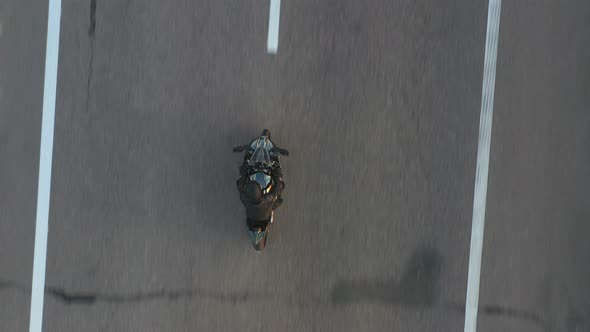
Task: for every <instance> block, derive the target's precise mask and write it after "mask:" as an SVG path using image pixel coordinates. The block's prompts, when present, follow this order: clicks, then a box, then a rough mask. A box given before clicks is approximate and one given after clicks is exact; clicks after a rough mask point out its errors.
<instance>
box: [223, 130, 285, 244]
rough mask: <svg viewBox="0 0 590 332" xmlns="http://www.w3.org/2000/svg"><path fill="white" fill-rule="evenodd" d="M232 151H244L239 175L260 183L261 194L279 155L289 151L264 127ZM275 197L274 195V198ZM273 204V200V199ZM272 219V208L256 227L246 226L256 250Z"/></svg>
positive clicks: (271, 182)
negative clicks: (277, 144) (259, 132)
mask: <svg viewBox="0 0 590 332" xmlns="http://www.w3.org/2000/svg"><path fill="white" fill-rule="evenodd" d="M233 151H234V152H244V151H246V153H245V155H244V162H243V164H242V172H243V174H241V176H245V177H246V178H247V179H249V180H250V181H255V182H257V183H258V184H259V185H260V188H261V189H262V193H263V195H265V194H267V193H269V192H270V191H271V189H272V188H273V186H275V185H276V184H275V183H274V180H273V177H272V174H273V171H274V170H275V169H277V168H279V169H280V167H281V165H280V161H279V155H282V156H288V155H289V151H287V150H285V149H282V148H279V147H277V146H275V145H274V144H273V142H272V141H271V140H270V131H269V130H268V129H265V130H263V131H262V134H261V135H260V136H259V137H258V138H256V139H254V140H253V141H252V142H250V144H247V145H243V146H238V147H235V148H234V149H233ZM276 199H277V198H276V197H274V200H276ZM273 206H274V201H273ZM273 221H274V210H273V211H272V212H271V215H270V218H269V219H268V220H266V221H265V222H263V223H261V224H257V225H256V227H248V234H249V235H250V239H251V240H252V245H253V246H254V249H256V250H257V251H261V250H262V249H264V247H265V246H266V241H267V237H268V233H269V227H270V225H271V224H272V223H273Z"/></svg>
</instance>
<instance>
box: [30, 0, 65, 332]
mask: <svg viewBox="0 0 590 332" xmlns="http://www.w3.org/2000/svg"><path fill="white" fill-rule="evenodd" d="M60 18H61V0H49V11H48V20H47V49H46V51H45V84H44V87H43V119H42V121H41V152H40V156H39V185H38V189H37V190H38V191H37V219H36V225H35V253H34V257H33V286H32V290H31V316H30V320H29V331H30V332H41V330H42V327H43V299H44V295H45V261H46V258H47V231H48V222H49V198H50V193H51V161H52V156H53V128H54V122H55V99H56V98H55V94H56V87H57V60H58V55H59V24H60Z"/></svg>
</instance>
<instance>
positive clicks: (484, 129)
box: [465, 0, 502, 332]
mask: <svg viewBox="0 0 590 332" xmlns="http://www.w3.org/2000/svg"><path fill="white" fill-rule="evenodd" d="M501 6H502V0H490V2H489V5H488V24H487V32H486V48H485V57H484V71H483V85H482V96H481V97H482V100H481V115H480V119H479V143H478V149H477V169H476V174H475V191H474V194H473V219H472V226H471V244H470V248H469V273H468V276H467V296H466V300H465V332H475V331H476V328H477V309H478V306H479V282H480V272H481V254H482V248H483V232H484V222H485V213H486V196H487V190H488V170H489V163H490V141H491V139H492V117H493V113H494V89H495V85H496V59H497V54H498V32H499V26H500V11H501V10H500V9H501Z"/></svg>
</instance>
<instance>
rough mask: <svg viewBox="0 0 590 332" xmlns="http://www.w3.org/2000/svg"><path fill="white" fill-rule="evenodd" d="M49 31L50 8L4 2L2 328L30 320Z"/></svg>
mask: <svg viewBox="0 0 590 332" xmlns="http://www.w3.org/2000/svg"><path fill="white" fill-rule="evenodd" d="M46 35H47V9H46V8H43V7H42V6H39V5H38V4H35V1H21V0H18V1H12V0H11V1H1V2H0V330H1V331H24V330H25V329H26V328H27V327H28V322H29V320H28V311H29V307H30V295H29V293H27V292H26V287H29V288H30V285H31V278H32V267H33V244H34V237H35V234H34V232H35V212H36V211H35V206H36V200H37V179H38V173H39V142H40V137H41V111H42V109H41V108H42V103H43V69H44V63H45V38H46ZM12 282H16V284H15V283H12ZM23 287H24V288H23Z"/></svg>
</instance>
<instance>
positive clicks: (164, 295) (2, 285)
mask: <svg viewBox="0 0 590 332" xmlns="http://www.w3.org/2000/svg"><path fill="white" fill-rule="evenodd" d="M8 289H15V290H18V291H22V292H30V291H31V288H30V287H27V286H24V285H22V284H19V283H17V282H14V281H8V280H0V291H2V290H8ZM45 294H47V295H49V296H51V297H52V298H54V299H56V300H59V301H60V302H62V303H64V304H68V305H70V304H71V305H74V304H80V305H92V304H95V303H97V302H108V303H135V302H147V301H157V300H169V301H174V300H178V299H181V298H209V299H214V300H218V301H221V302H231V303H240V302H247V301H265V300H271V299H272V297H271V296H269V295H265V294H258V293H253V292H247V291H235V292H215V291H208V290H205V289H202V288H193V289H179V290H166V289H161V290H155V291H147V292H137V293H126V294H125V293H120V294H117V293H99V292H83V291H81V292H73V291H68V290H66V289H64V288H59V287H52V286H47V287H45Z"/></svg>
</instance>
